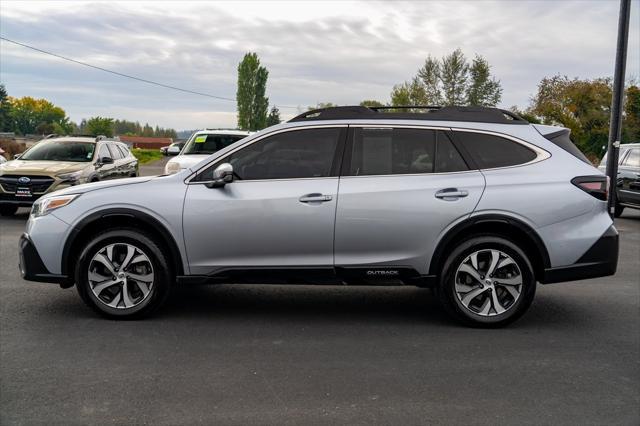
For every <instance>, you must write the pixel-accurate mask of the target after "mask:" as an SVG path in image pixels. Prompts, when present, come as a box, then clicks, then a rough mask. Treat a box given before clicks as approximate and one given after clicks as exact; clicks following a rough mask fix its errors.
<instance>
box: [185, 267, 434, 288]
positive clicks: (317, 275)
mask: <svg viewBox="0 0 640 426" xmlns="http://www.w3.org/2000/svg"><path fill="white" fill-rule="evenodd" d="M176 280H177V282H178V284H181V285H182V284H190V285H193V284H196V285H197V284H312V285H369V286H370V285H374V286H375V285H379V286H398V285H412V286H418V287H430V286H433V285H435V284H436V283H437V276H435V275H420V274H419V273H418V271H416V270H415V269H413V268H410V267H406V266H379V265H375V266H367V265H361V266H340V267H335V268H334V267H317V266H313V267H304V266H303V267H269V268H264V267H238V268H235V267H234V268H222V269H219V270H217V271H215V272H213V273H211V274H208V275H182V276H178V277H177V278H176Z"/></svg>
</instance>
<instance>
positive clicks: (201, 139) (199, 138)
mask: <svg viewBox="0 0 640 426" xmlns="http://www.w3.org/2000/svg"><path fill="white" fill-rule="evenodd" d="M206 140H207V136H206V135H202V136H196V140H195V142H196V143H204V142H206Z"/></svg>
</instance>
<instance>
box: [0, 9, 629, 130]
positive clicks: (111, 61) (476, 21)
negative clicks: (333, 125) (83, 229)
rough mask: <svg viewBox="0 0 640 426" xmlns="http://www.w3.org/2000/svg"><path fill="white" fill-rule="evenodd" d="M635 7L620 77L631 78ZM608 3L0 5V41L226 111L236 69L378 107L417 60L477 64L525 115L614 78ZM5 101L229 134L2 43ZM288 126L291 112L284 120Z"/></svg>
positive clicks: (271, 91) (230, 117)
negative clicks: (453, 56) (250, 64)
mask: <svg viewBox="0 0 640 426" xmlns="http://www.w3.org/2000/svg"><path fill="white" fill-rule="evenodd" d="M639 4H640V1H639V0H633V1H632V10H631V29H630V34H629V56H628V64H627V77H636V78H637V77H640V54H639V52H640V35H639V27H640V24H639V22H640V19H639V16H638V9H639ZM618 7H619V2H618V1H617V0H614V1H607V0H600V1H598V0H592V1H553V0H548V1H531V2H530V1H516V0H513V1H507V0H504V1H495V2H493V1H492V2H489V1H487V2H485V1H466V2H444V1H442V2H436V1H414V2H406V3H400V2H390V1H387V2H338V1H324V2H303V1H295V2H294V1H288V2H267V1H264V2H258V3H255V2H246V3H243V2H230V3H227V2H204V1H203V2H195V3H187V2H170V1H166V2H162V1H154V2H148V3H147V2H127V3H118V2H114V1H110V2H108V3H107V2H104V3H101V2H22V1H21V2H11V1H7V0H2V1H1V2H0V33H1V34H2V36H3V37H6V38H10V39H13V40H16V41H19V42H22V43H26V44H29V45H32V46H35V47H37V48H40V49H43V50H49V51H52V52H55V53H57V54H60V55H64V56H68V57H71V58H74V59H77V60H80V61H84V62H89V63H91V64H94V65H97V66H101V67H105V68H110V69H113V70H115V71H118V72H122V73H126V74H132V75H135V76H139V77H142V78H146V79H149V80H155V81H158V82H162V83H164V84H169V85H173V86H179V87H182V88H185V89H189V90H195V91H200V92H206V93H211V94H214V95H218V96H222V97H229V98H234V97H235V91H236V78H237V74H236V70H237V65H238V62H239V61H240V60H241V59H242V56H243V55H244V53H245V52H247V51H254V52H257V53H258V55H259V56H260V59H261V62H262V64H263V65H265V66H266V67H267V69H268V70H269V81H268V86H267V95H268V96H269V99H270V101H271V104H276V105H283V106H300V107H302V108H304V109H306V106H308V105H315V104H316V103H317V102H333V103H337V104H341V105H344V104H357V103H359V102H360V101H361V100H363V99H377V100H380V101H382V102H387V101H388V100H389V92H390V91H391V88H392V87H393V85H394V84H397V83H400V82H402V81H404V80H407V79H409V78H411V77H412V76H413V75H414V74H415V73H416V70H417V69H418V68H419V67H420V66H421V65H422V64H423V62H424V59H425V57H426V56H427V55H428V54H432V55H435V56H438V57H439V56H442V55H444V54H447V53H449V52H451V51H452V50H454V49H456V48H458V47H459V48H461V49H462V50H463V52H464V53H465V54H466V55H467V56H469V57H472V56H473V55H474V54H476V53H478V54H480V55H483V56H484V57H486V58H487V59H488V61H489V63H490V64H491V65H492V66H493V73H494V75H495V76H496V77H497V78H498V79H499V80H500V81H501V82H502V86H503V88H504V93H503V98H502V103H501V104H502V106H504V107H509V106H511V105H519V106H521V107H523V106H526V105H527V104H528V101H529V98H530V97H531V95H532V94H533V93H534V92H535V90H536V85H537V84H538V82H539V81H540V79H542V78H543V77H544V76H551V75H554V74H563V75H568V76H570V77H581V78H594V77H604V76H611V75H612V74H613V67H614V58H615V43H616V28H617V20H618ZM0 49H1V50H0V59H1V61H0V74H1V75H0V77H1V78H0V79H1V81H2V83H4V84H5V86H6V88H7V90H8V92H9V94H10V95H11V96H15V97H20V96H33V97H37V98H41V97H42V98H46V99H49V100H51V101H52V102H54V103H55V104H56V105H59V106H61V107H63V108H64V109H65V110H66V111H67V113H68V114H69V115H70V117H71V119H72V120H74V121H79V120H80V119H82V118H88V117H91V116H95V115H101V116H108V117H114V118H125V119H129V120H134V121H135V120H139V121H141V122H149V123H150V124H152V125H156V124H157V125H160V126H163V127H173V128H176V129H178V130H180V129H195V128H202V127H219V126H223V127H229V126H231V127H233V126H235V124H236V114H235V103H234V102H228V101H222V100H216V99H210V98H205V97H201V96H196V95H190V94H186V93H180V92H175V91H172V90H168V89H164V88H160V87H155V86H150V85H148V84H145V83H140V82H135V81H132V80H128V79H125V78H122V77H118V76H115V75H111V74H106V73H104V72H101V71H98V70H93V69H89V68H86V67H83V66H79V65H76V64H73V63H69V62H66V61H63V60H60V59H56V58H53V57H49V56H45V55H43V54H40V53H37V52H34V51H30V50H28V49H25V48H23V47H20V46H15V45H12V44H10V43H8V42H5V41H2V42H1V43H0ZM281 111H282V112H283V113H284V116H285V117H287V116H291V115H292V114H295V113H296V112H297V110H296V109H295V108H284V107H282V108H281Z"/></svg>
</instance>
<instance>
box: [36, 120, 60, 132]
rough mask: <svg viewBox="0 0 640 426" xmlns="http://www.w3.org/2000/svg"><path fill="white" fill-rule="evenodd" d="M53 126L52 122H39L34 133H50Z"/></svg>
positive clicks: (53, 128)
mask: <svg viewBox="0 0 640 426" xmlns="http://www.w3.org/2000/svg"><path fill="white" fill-rule="evenodd" d="M55 130H56V128H55V126H54V124H53V123H44V122H42V123H40V124H38V127H36V133H38V134H39V135H50V134H51V133H55Z"/></svg>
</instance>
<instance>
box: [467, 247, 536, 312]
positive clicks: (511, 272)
mask: <svg viewBox="0 0 640 426" xmlns="http://www.w3.org/2000/svg"><path fill="white" fill-rule="evenodd" d="M522 283H523V280H522V273H521V271H520V268H519V267H518V264H517V263H516V261H515V260H514V259H513V258H512V257H511V256H509V255H508V254H506V253H504V252H502V251H500V250H495V249H483V250H477V251H475V252H473V253H471V254H470V255H469V256H467V257H466V258H465V259H464V260H463V261H462V262H461V263H460V265H459V266H458V269H457V270H456V275H455V293H456V297H457V298H458V301H459V302H460V303H461V304H462V306H463V307H464V308H466V309H467V310H469V311H471V312H472V313H474V314H476V315H480V316H484V317H491V316H495V315H500V314H503V313H505V312H507V311H508V310H509V309H511V308H512V307H513V306H515V304H516V302H517V301H518V299H519V298H520V295H521V293H522Z"/></svg>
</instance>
